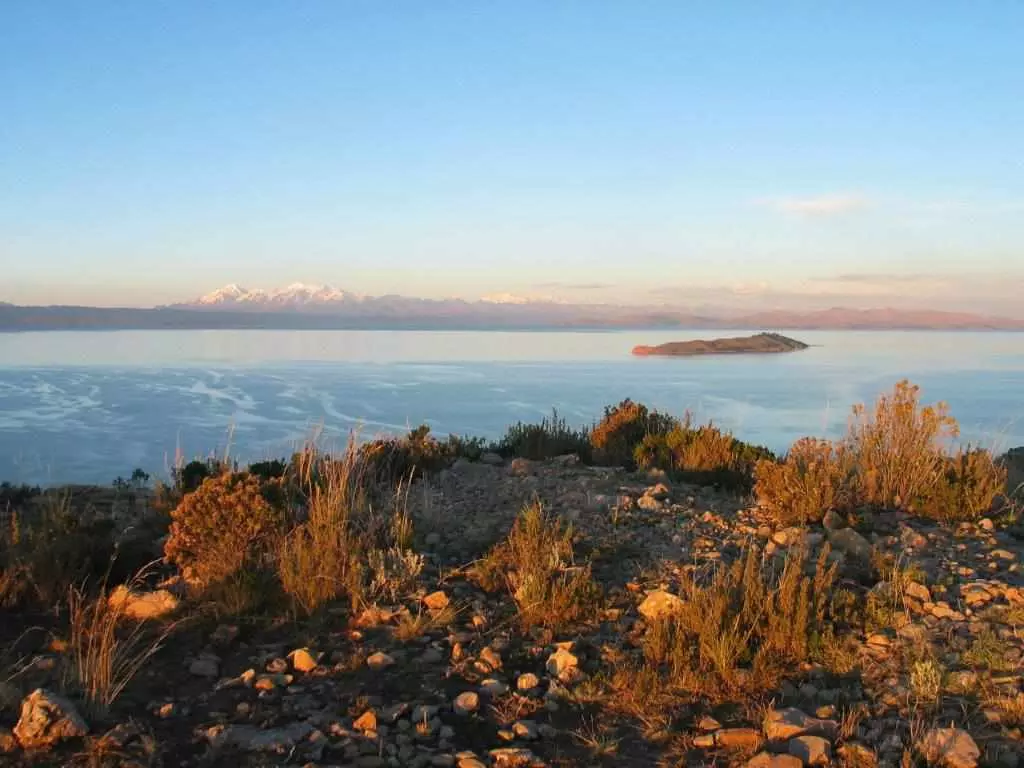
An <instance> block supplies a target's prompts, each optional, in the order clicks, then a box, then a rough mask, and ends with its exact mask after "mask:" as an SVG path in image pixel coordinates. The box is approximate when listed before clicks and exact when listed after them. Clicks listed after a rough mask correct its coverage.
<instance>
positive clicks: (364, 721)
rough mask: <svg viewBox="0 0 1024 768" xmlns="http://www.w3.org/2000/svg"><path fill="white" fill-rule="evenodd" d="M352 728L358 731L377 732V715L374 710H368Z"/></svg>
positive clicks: (357, 719)
mask: <svg viewBox="0 0 1024 768" xmlns="http://www.w3.org/2000/svg"><path fill="white" fill-rule="evenodd" d="M352 727H353V728H355V729H356V730H357V731H376V730H377V713H376V712H374V711H373V710H372V709H368V710H366V711H365V712H363V714H361V715H360V716H359V717H358V718H356V721H355V722H354V723H352Z"/></svg>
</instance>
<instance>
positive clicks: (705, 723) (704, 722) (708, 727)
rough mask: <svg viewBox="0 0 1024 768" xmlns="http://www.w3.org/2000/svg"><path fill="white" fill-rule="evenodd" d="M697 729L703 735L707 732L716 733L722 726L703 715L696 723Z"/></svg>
mask: <svg viewBox="0 0 1024 768" xmlns="http://www.w3.org/2000/svg"><path fill="white" fill-rule="evenodd" d="M697 727H698V728H699V729H700V730H702V731H704V732H705V733H707V732H709V731H717V730H718V729H719V728H721V727H722V724H721V723H720V722H718V721H717V720H715V718H713V717H711V716H710V715H704V716H703V717H702V718H701V719H700V720H698V721H697Z"/></svg>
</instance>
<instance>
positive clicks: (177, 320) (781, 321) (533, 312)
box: [0, 283, 1024, 331]
mask: <svg viewBox="0 0 1024 768" xmlns="http://www.w3.org/2000/svg"><path fill="white" fill-rule="evenodd" d="M232 328H234V329H246V328H251V329H259V328H262V329H282V330H288V329H344V328H352V329H374V328H378V329H439V330H440V329H453V330H455V329H458V330H470V329H485V330H490V329H531V328H533V329H540V328H596V329H602V328H681V329H686V328H690V329H704V328H722V329H776V330H815V329H822V330H826V329H836V330H838V329H861V330H869V329H870V330H885V329H934V330H1024V319H1011V318H1004V317H987V316H983V315H975V314H968V313H962V312H944V311H932V310H900V309H891V308H880V309H847V308H841V307H836V308H832V309H826V310H816V311H790V310H770V311H758V312H743V311H741V310H732V311H725V310H715V311H703V312H699V313H698V312H693V311H688V310H686V309H683V308H679V307H672V306H646V307H645V306H627V305H618V304H570V303H564V302H557V301H554V300H552V299H531V298H526V297H520V296H514V295H511V294H497V295H494V296H488V297H484V298H481V299H477V300H475V301H467V300H464V299H420V298H411V297H407V296H396V295H386V296H363V295H360V294H356V293H351V292H349V291H343V290H340V289H337V288H333V287H331V286H322V285H304V284H302V283H295V284H294V285H289V286H287V287H285V288H280V289H276V290H270V291H264V290H260V289H255V290H249V289H246V288H242V287H241V286H238V285H227V286H224V287H223V288H219V289H217V290H216V291H213V292H211V293H208V294H206V295H204V296H200V297H198V298H196V299H193V300H191V301H186V302H183V303H180V304H172V305H169V306H163V307H154V308H150V309H142V308H138V309H137V308H112V309H111V308H100V307H78V306H16V305H13V304H6V303H3V302H0V331H23V330H79V329H81V330H86V329H92V330H115V329H139V330H145V329H197V330H198V329H232Z"/></svg>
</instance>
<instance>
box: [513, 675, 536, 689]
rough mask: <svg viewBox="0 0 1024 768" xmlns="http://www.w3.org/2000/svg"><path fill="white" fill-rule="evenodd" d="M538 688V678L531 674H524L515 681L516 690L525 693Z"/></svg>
mask: <svg viewBox="0 0 1024 768" xmlns="http://www.w3.org/2000/svg"><path fill="white" fill-rule="evenodd" d="M539 687H540V678H539V677H537V675H535V674H533V672H525V673H524V674H522V675H520V676H519V677H518V678H517V679H516V690H518V691H522V692H524V693H525V692H526V691H532V690H534V689H535V688H539Z"/></svg>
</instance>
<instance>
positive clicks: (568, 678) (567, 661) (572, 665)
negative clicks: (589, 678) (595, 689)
mask: <svg viewBox="0 0 1024 768" xmlns="http://www.w3.org/2000/svg"><path fill="white" fill-rule="evenodd" d="M579 666H580V660H579V657H577V656H576V654H574V653H573V652H572V651H568V650H566V649H565V648H559V649H558V650H557V651H555V652H554V653H552V654H551V655H550V656H548V660H547V664H546V669H547V671H548V674H550V675H554V676H555V677H557V678H558V679H559V680H560V681H561V682H563V683H575V682H577V681H578V680H580V679H581V678H582V677H583V672H582V670H580V668H579Z"/></svg>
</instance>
